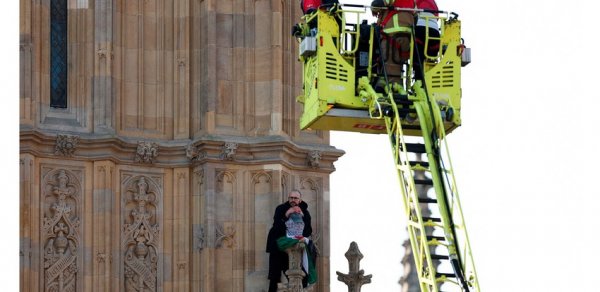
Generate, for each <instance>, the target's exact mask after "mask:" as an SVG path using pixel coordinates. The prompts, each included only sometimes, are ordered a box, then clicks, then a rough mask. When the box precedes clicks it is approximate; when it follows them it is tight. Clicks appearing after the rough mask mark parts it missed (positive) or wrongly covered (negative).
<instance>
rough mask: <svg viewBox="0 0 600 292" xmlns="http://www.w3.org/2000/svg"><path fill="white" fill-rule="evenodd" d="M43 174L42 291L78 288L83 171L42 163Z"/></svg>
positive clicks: (79, 281) (80, 268)
mask: <svg viewBox="0 0 600 292" xmlns="http://www.w3.org/2000/svg"><path fill="white" fill-rule="evenodd" d="M42 175H43V178H42V189H41V195H42V197H41V198H40V200H41V202H42V204H43V205H42V215H41V216H40V217H41V219H42V230H41V231H42V238H41V239H42V242H43V248H44V250H43V257H44V265H43V271H44V273H43V278H44V280H43V283H44V285H43V287H44V291H77V290H81V287H82V283H81V277H78V274H81V273H82V265H81V263H82V260H83V254H82V252H81V251H82V250H83V245H82V244H81V243H82V241H83V238H82V230H81V228H82V226H81V219H82V215H83V210H82V209H83V204H82V202H83V194H82V191H83V185H82V183H81V181H82V179H83V177H82V173H81V171H80V170H79V171H77V170H74V171H71V170H66V169H62V168H55V167H50V166H44V167H42ZM78 287H79V289H77V288H78Z"/></svg>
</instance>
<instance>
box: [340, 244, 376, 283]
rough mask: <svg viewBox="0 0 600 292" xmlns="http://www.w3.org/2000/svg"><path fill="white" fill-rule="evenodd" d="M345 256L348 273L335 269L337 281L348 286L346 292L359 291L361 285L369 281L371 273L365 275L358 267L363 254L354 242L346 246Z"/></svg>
mask: <svg viewBox="0 0 600 292" xmlns="http://www.w3.org/2000/svg"><path fill="white" fill-rule="evenodd" d="M345 256H346V258H347V259H348V266H349V271H348V274H343V273H340V272H337V271H336V272H335V273H336V274H337V275H338V281H340V282H344V284H346V286H348V292H360V289H361V288H362V285H364V284H368V283H371V277H372V276H373V275H366V276H365V275H364V274H365V271H364V270H361V269H360V260H362V258H363V254H362V253H361V252H360V250H359V249H358V244H356V242H354V241H353V242H352V243H350V248H348V251H347V252H346V253H345Z"/></svg>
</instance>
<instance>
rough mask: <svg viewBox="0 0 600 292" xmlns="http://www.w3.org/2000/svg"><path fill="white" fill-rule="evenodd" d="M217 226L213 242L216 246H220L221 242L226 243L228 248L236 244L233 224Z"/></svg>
mask: <svg viewBox="0 0 600 292" xmlns="http://www.w3.org/2000/svg"><path fill="white" fill-rule="evenodd" d="M224 229H225V230H223V228H221V227H219V226H217V228H216V232H217V240H216V242H215V246H216V247H222V246H223V243H227V245H226V246H227V247H228V248H233V247H234V246H235V244H236V242H235V228H234V227H233V226H227V227H225V228H224Z"/></svg>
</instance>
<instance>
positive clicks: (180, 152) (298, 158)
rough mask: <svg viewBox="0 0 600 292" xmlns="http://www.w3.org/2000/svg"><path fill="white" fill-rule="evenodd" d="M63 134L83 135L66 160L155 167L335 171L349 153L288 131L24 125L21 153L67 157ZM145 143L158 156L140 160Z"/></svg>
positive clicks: (21, 137) (47, 156) (78, 136)
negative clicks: (84, 129) (139, 134)
mask: <svg viewBox="0 0 600 292" xmlns="http://www.w3.org/2000/svg"><path fill="white" fill-rule="evenodd" d="M59 135H66V136H74V137H77V138H78V139H76V140H77V145H75V146H74V147H75V148H74V149H73V151H70V152H69V153H71V154H70V155H69V156H68V157H65V158H66V159H69V160H79V161H90V160H91V161H96V160H109V161H113V162H115V163H118V164H130V165H145V166H155V167H185V166H189V167H193V166H197V165H200V164H205V163H219V164H235V165H262V164H281V165H283V166H285V167H287V168H289V169H295V170H310V171H314V172H321V173H331V172H333V171H334V170H335V167H334V165H333V163H334V162H335V161H337V159H338V158H339V157H341V156H342V155H344V153H345V152H344V151H343V150H340V149H337V148H335V147H333V146H329V145H299V144H297V143H294V142H293V141H291V140H290V139H289V138H287V137H284V136H266V137H256V138H249V137H235V136H216V135H207V136H202V137H197V138H195V139H194V140H193V141H192V140H188V139H182V140H171V141H163V140H153V139H148V140H142V139H135V138H133V139H132V138H121V137H114V136H113V137H110V136H107V135H103V136H94V135H90V134H82V135H77V134H73V133H59V132H56V133H43V132H40V131H35V130H23V129H21V131H20V146H21V147H20V153H29V154H32V155H34V156H36V157H46V158H56V157H63V156H62V155H61V154H60V152H59V154H57V151H56V147H57V146H56V145H57V138H58V137H59ZM140 144H143V146H148V147H151V146H152V145H154V147H155V148H156V149H154V150H155V152H156V156H155V157H153V158H152V159H149V160H144V159H139V158H140V157H139V155H138V156H136V151H139V149H140V147H139V146H140ZM141 148H144V147H141ZM144 157H145V156H144ZM136 158H137V159H136Z"/></svg>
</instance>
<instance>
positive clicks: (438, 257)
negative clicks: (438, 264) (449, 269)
mask: <svg viewBox="0 0 600 292" xmlns="http://www.w3.org/2000/svg"><path fill="white" fill-rule="evenodd" d="M431 259H432V260H449V259H450V257H449V256H447V255H442V254H432V255H431Z"/></svg>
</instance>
